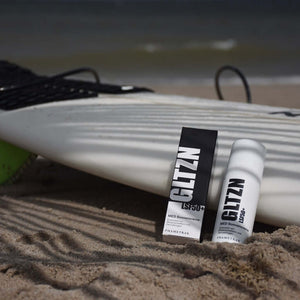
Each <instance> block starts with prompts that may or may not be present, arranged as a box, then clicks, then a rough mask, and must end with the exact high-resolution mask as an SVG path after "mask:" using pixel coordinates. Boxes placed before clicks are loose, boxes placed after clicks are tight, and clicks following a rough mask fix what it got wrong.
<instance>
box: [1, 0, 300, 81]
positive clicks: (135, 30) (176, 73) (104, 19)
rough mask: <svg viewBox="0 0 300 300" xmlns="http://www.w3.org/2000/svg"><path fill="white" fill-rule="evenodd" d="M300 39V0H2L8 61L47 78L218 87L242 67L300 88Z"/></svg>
mask: <svg viewBox="0 0 300 300" xmlns="http://www.w3.org/2000/svg"><path fill="white" fill-rule="evenodd" d="M299 37H300V1H297V0H294V1H284V0H282V1H279V0H278V1H276V0H273V1H271V0H270V1H268V0H260V1H259V0H254V1H247V0H244V1H235V0H228V1H225V0H224V1H222V0H219V1H217V0H211V1H204V0H198V1H196V0H195V1H191V0H186V1H184V0H181V1H180V0H177V1H176V0H173V1H172V0H162V1H155V0H152V1H151V0H140V1H134V0H116V1H113V0H111V1H108V0H107V1H103V0H98V1H97V0H94V1H88V0H64V1H54V0H53V1H50V0H48V1H47V0H36V1H33V0H27V1H26V0H23V1H22V0H19V1H12V0H11V1H1V2H0V59H2V60H9V61H12V62H16V63H19V64H22V65H24V66H27V67H29V68H33V69H34V70H35V71H37V72H40V73H44V74H54V73H57V72H61V71H65V70H67V69H71V68H77V67H81V66H91V67H94V68H95V69H96V70H97V71H98V72H99V73H100V77H101V78H102V79H103V80H105V81H111V82H123V83H124V82H130V83H137V84H152V83H154V84H157V83H169V84H198V83H211V82H212V78H213V77H214V74H215V72H216V70H217V69H218V68H219V67H220V66H222V65H225V64H232V65H235V66H237V67H239V68H240V69H241V70H242V71H243V72H244V73H245V74H246V76H247V77H250V78H251V80H252V82H256V83H260V84H264V83H265V84H268V83H273V82H275V83H294V84H300V38H299ZM228 76H229V78H228V79H227V80H228V82H231V83H235V79H233V78H231V76H230V74H228Z"/></svg>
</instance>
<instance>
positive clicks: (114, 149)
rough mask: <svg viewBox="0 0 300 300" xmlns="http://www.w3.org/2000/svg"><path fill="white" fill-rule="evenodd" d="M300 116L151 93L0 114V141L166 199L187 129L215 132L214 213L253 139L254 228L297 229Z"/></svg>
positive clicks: (211, 202)
mask: <svg viewBox="0 0 300 300" xmlns="http://www.w3.org/2000/svg"><path fill="white" fill-rule="evenodd" d="M281 112H288V113H290V114H292V115H295V117H288V116H286V115H284V114H282V113H281ZM299 112H300V111H299V110H290V109H286V108H274V107H269V106H261V105H249V104H244V103H236V102H225V101H214V100H205V99H200V98H188V97H181V96H168V95H157V94H153V93H146V92H145V93H136V94H126V95H104V94H100V95H99V96H97V97H93V98H88V99H77V100H70V101H69V100H65V101H60V102H52V103H45V104H38V105H32V106H29V107H24V108H19V109H14V110H10V111H4V110H0V139H3V140H5V141H7V142H9V143H12V144H14V145H16V146H18V147H21V148H24V149H26V150H28V151H31V152H33V153H37V154H39V155H41V156H44V157H46V158H49V159H51V160H54V161H57V162H59V163H62V164H64V165H67V166H70V167H73V168H76V169H79V170H82V171H86V172H88V173H91V174H94V175H96V176H100V177H103V178H106V179H110V180H113V181H116V182H119V183H123V184H126V185H130V186H132V187H136V188H139V189H142V190H145V191H149V192H151V193H154V194H159V195H163V196H168V195H169V188H170V184H171V177H172V173H173V168H174V161H175V157H176V152H177V147H178V143H179V139H180V133H181V129H182V127H183V126H184V127H194V128H203V129H213V130H217V131H218V139H217V146H216V151H215V158H214V167H213V171H212V177H211V182H210V187H209V194H208V207H209V208H212V209H216V208H217V205H218V200H219V193H220V190H221V186H222V180H223V176H224V172H225V170H226V165H227V161H228V157H229V154H230V149H231V145H232V143H233V142H234V141H235V140H236V139H239V138H252V139H256V140H257V141H259V142H261V143H262V144H263V145H264V146H265V147H266V149H267V156H266V162H265V170H264V175H263V180H262V185H261V194H260V200H259V204H258V210H257V220H258V221H261V222H264V223H268V224H273V225H281V226H283V225H287V224H298V225H300V184H299V182H300V117H299V116H297V115H298V114H299ZM273 113H276V114H273ZM277 113H279V114H277ZM77 184H80V183H77ZM141 201H142V199H141Z"/></svg>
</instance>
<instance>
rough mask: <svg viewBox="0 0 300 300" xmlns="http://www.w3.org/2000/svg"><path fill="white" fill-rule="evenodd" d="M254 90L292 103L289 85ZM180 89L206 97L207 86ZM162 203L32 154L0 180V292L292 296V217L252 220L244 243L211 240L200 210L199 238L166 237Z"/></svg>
mask: <svg viewBox="0 0 300 300" xmlns="http://www.w3.org/2000/svg"><path fill="white" fill-rule="evenodd" d="M184 89H187V90H186V91H185V90H184ZM234 89H235V88H234V87H233V88H232V90H229V92H230V91H231V92H232V93H233V92H234ZM277 89H278V92H276V90H277ZM157 90H159V91H162V92H163V91H169V92H173V93H174V88H173V87H172V88H170V87H169V89H168V88H166V87H163V86H161V87H157ZM255 91H256V92H255V93H256V95H257V97H256V101H257V102H259V103H260V102H263V103H270V102H269V101H271V102H272V103H277V102H280V101H282V99H284V101H285V103H281V104H278V105H282V106H292V107H300V103H299V102H300V101H298V102H297V101H296V99H297V98H298V99H299V96H298V95H299V87H297V86H293V91H291V89H290V87H288V86H284V87H281V88H278V86H275V87H264V90H263V87H257V89H256V88H255ZM296 91H298V92H296ZM184 92H186V93H185V94H189V95H192V94H193V93H194V95H198V96H200V95H201V96H204V97H208V98H215V95H214V90H213V88H212V87H200V88H198V87H192V88H191V87H181V89H180V87H176V91H175V93H177V94H180V93H184ZM260 93H261V94H260ZM263 93H265V94H266V95H268V96H266V97H265V100H263V99H262V98H261V96H259V97H258V95H263ZM273 93H275V94H274V95H275V96H272V95H273ZM279 95H280V96H279ZM283 95H286V96H285V97H283ZM267 99H269V100H267ZM254 102H255V101H254ZM165 209H166V199H165V198H162V197H159V196H156V195H153V194H150V193H146V192H142V191H139V190H136V189H133V188H129V187H126V186H123V185H120V184H117V183H114V182H110V181H107V180H104V179H101V178H96V177H94V176H91V175H88V174H85V173H83V172H79V171H76V170H73V169H70V168H67V167H65V166H62V165H59V164H57V163H54V162H51V161H49V160H46V159H43V158H41V157H39V158H38V159H37V160H36V161H35V163H34V164H33V165H32V166H31V167H30V168H29V169H28V170H27V171H26V172H24V174H23V176H22V177H21V178H20V179H19V180H18V182H16V183H14V184H13V185H10V186H5V187H2V188H1V189H0V233H1V234H0V282H1V285H0V299H299V298H300V227H298V226H293V225H291V226H288V227H286V228H275V227H272V226H267V225H264V224H258V223H256V224H255V233H254V234H253V236H252V237H251V238H249V240H248V241H247V243H246V244H244V245H238V244H227V243H223V244H216V243H212V242H210V238H211V233H212V227H213V222H214V213H213V212H209V211H208V212H207V214H206V218H205V221H204V228H203V241H202V243H189V244H186V245H172V244H167V243H164V242H162V240H161V232H162V225H163V221H164V215H165Z"/></svg>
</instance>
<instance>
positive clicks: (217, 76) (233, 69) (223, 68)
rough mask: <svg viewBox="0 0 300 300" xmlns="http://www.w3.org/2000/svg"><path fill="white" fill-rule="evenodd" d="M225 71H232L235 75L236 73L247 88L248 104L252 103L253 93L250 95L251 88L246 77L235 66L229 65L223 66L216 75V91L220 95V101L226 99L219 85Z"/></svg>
mask: <svg viewBox="0 0 300 300" xmlns="http://www.w3.org/2000/svg"><path fill="white" fill-rule="evenodd" d="M225 70H230V71H233V72H234V73H236V74H237V75H238V76H239V77H240V78H241V79H242V82H243V85H244V87H245V91H246V98H247V102H248V103H252V98H251V93H250V88H249V84H248V82H247V80H246V77H245V76H244V74H243V73H242V72H241V71H240V70H239V69H238V68H236V67H233V66H229V65H226V66H223V67H221V68H220V69H219V70H218V71H217V73H216V75H215V87H216V91H217V94H218V97H219V99H220V100H224V97H223V95H222V93H221V89H220V84H219V80H220V76H221V73H222V72H223V71H225Z"/></svg>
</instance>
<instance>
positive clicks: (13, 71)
mask: <svg viewBox="0 0 300 300" xmlns="http://www.w3.org/2000/svg"><path fill="white" fill-rule="evenodd" d="M137 92H151V90H149V89H147V88H139V87H129V88H124V87H122V86H119V85H112V84H102V83H93V82H88V81H82V80H69V79H64V78H56V77H55V76H54V77H46V76H38V75H36V74H35V73H33V72H32V71H30V70H28V69H25V68H22V67H20V66H18V65H15V64H12V63H9V62H7V61H0V109H2V110H14V109H18V108H24V107H28V106H33V105H38V104H43V103H49V102H56V101H64V100H76V99H83V98H91V97H96V96H98V94H127V93H137Z"/></svg>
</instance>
